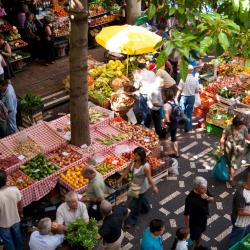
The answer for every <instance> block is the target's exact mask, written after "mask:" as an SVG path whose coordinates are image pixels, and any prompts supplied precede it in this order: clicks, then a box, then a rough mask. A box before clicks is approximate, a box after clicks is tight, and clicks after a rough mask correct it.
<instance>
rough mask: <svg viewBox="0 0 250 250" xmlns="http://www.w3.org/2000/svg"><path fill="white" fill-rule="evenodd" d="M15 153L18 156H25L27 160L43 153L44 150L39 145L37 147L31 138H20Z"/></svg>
mask: <svg viewBox="0 0 250 250" xmlns="http://www.w3.org/2000/svg"><path fill="white" fill-rule="evenodd" d="M15 146H16V147H15V152H16V153H17V154H18V155H23V156H25V157H27V158H29V157H34V156H36V155H37V154H39V153H41V152H42V149H41V147H40V146H39V145H37V144H36V143H35V142H34V141H33V140H31V139H30V138H29V137H27V138H20V139H18V140H17V141H16V145H15Z"/></svg>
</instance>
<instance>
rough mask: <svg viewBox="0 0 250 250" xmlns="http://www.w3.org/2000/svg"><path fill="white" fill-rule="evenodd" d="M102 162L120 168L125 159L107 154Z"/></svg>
mask: <svg viewBox="0 0 250 250" xmlns="http://www.w3.org/2000/svg"><path fill="white" fill-rule="evenodd" d="M104 163H106V164H109V165H111V166H112V167H113V168H120V167H122V166H123V165H124V164H125V161H124V160H122V159H120V158H118V157H116V156H108V157H106V159H105V160H104Z"/></svg>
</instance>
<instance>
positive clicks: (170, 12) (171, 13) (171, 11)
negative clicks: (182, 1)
mask: <svg viewBox="0 0 250 250" xmlns="http://www.w3.org/2000/svg"><path fill="white" fill-rule="evenodd" d="M175 11H176V8H175V7H172V8H170V9H169V16H172V15H173V14H174V13H175Z"/></svg>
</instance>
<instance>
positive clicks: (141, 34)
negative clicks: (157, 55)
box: [96, 24, 162, 55]
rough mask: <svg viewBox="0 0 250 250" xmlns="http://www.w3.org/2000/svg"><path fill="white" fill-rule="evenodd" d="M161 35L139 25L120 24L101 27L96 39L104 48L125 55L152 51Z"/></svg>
mask: <svg viewBox="0 0 250 250" xmlns="http://www.w3.org/2000/svg"><path fill="white" fill-rule="evenodd" d="M161 39H162V38H161V37H160V36H158V35H156V34H154V33H153V32H150V31H149V30H147V29H145V28H143V27H140V26H131V25H127V24H126V25H122V26H110V27H106V28H103V29H102V31H101V32H100V33H99V34H98V35H97V36H96V41H97V43H99V44H100V45H101V46H102V47H104V48H105V49H107V50H109V51H111V52H116V53H122V54H127V55H140V54H146V53H150V52H154V51H155V49H154V46H155V45H156V44H157V43H158V42H159V41H161Z"/></svg>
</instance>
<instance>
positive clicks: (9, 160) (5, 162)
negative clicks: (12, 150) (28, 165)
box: [0, 155, 19, 170]
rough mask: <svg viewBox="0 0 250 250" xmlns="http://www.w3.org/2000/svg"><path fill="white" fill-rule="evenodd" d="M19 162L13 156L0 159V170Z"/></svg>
mask: <svg viewBox="0 0 250 250" xmlns="http://www.w3.org/2000/svg"><path fill="white" fill-rule="evenodd" d="M18 162H19V159H18V158H17V157H16V156H15V155H11V156H8V157H6V158H3V159H2V158H0V169H2V170H5V169H8V168H9V167H11V166H14V165H15V164H17V163H18Z"/></svg>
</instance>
